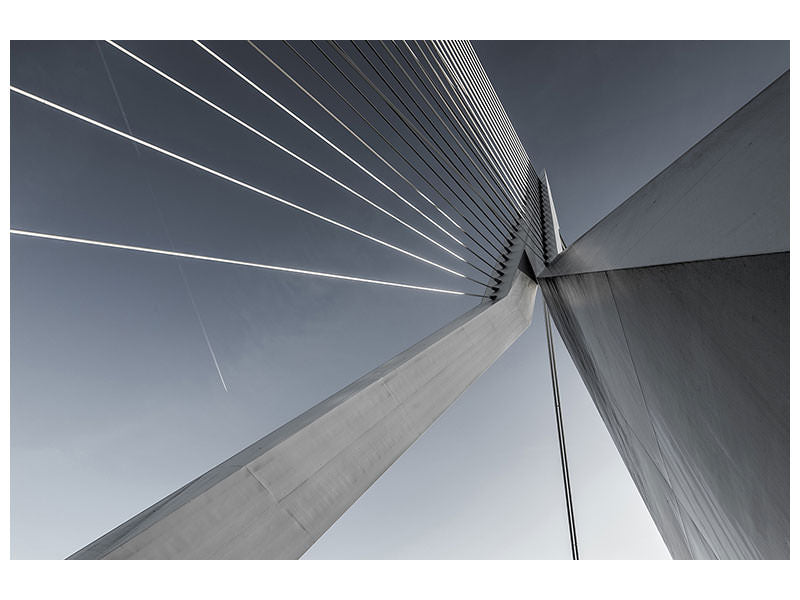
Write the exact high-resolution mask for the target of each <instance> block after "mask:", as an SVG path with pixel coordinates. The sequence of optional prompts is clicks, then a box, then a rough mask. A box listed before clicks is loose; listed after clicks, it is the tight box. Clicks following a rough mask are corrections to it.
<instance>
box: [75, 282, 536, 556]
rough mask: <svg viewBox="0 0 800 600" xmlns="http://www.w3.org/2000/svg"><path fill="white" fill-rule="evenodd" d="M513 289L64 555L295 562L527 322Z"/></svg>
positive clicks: (527, 304)
mask: <svg viewBox="0 0 800 600" xmlns="http://www.w3.org/2000/svg"><path fill="white" fill-rule="evenodd" d="M510 273H511V274H512V277H513V285H512V286H511V287H510V290H509V291H508V293H507V295H505V296H504V297H502V298H500V299H499V300H497V301H495V302H483V303H481V304H480V305H478V306H477V307H475V308H474V309H472V310H470V311H469V312H467V313H466V314H464V315H463V316H461V317H459V318H458V319H456V320H454V321H452V322H451V323H449V324H448V325H446V326H445V327H443V328H442V329H440V330H439V331H437V332H436V333H434V334H432V335H430V336H429V337H427V338H425V339H424V340H422V341H421V342H419V343H418V344H416V345H414V346H412V347H411V348H409V349H408V350H406V351H405V352H403V353H401V354H399V355H398V356H396V357H395V358H393V359H391V360H390V361H388V362H387V363H385V364H384V365H382V366H380V367H378V368H377V369H375V370H373V371H371V372H370V373H368V374H366V375H365V376H364V377H362V378H361V379H359V380H357V381H355V382H354V383H352V384H351V385H349V386H347V387H346V388H344V389H343V390H341V391H340V392H338V393H336V394H334V395H333V396H331V397H330V398H328V399H326V400H323V401H322V402H320V403H319V404H317V405H316V406H314V407H312V408H311V409H310V410H308V411H307V412H305V413H303V414H301V415H300V416H298V417H297V418H295V419H294V420H292V421H290V422H289V423H287V424H286V425H284V426H283V427H280V428H279V429H277V430H275V431H274V432H272V433H271V434H269V435H268V436H266V437H264V438H262V439H261V440H259V441H257V442H256V443H254V444H253V445H251V446H249V447H248V448H246V449H244V450H242V451H241V452H240V453H238V454H236V455H235V456H233V457H232V458H230V459H228V460H227V461H225V462H224V463H222V464H220V465H219V466H217V467H215V468H214V469H212V470H211V471H209V472H208V473H206V474H205V475H202V476H201V477H199V478H197V479H195V480H194V481H192V482H191V483H189V484H187V485H186V486H185V487H183V488H181V489H180V490H178V491H176V492H175V493H173V494H171V495H170V496H168V497H166V498H164V499H163V500H161V501H160V502H158V503H156V504H155V505H153V506H151V507H150V508H148V509H146V510H144V511H143V512H141V513H139V514H138V515H136V516H135V517H133V518H132V519H130V520H129V521H127V522H126V523H123V524H122V525H120V526H119V527H117V528H116V529H113V530H112V531H110V532H109V533H107V534H106V535H104V536H102V537H101V538H99V539H98V540H96V541H94V542H92V543H91V544H89V545H88V546H86V547H85V548H83V549H82V550H80V551H78V552H76V553H75V554H73V555H72V556H71V557H70V558H73V559H99V558H109V559H210V558H226V559H257V558H261V559H265V558H280V559H289V558H298V557H300V556H301V555H302V554H303V553H304V552H305V551H306V550H307V549H308V548H309V547H310V546H311V544H313V543H314V542H315V541H316V540H317V539H318V538H319V537H320V536H321V535H322V534H323V533H324V532H325V530H327V529H328V528H329V527H330V526H331V525H332V524H333V523H334V522H335V521H336V519H338V518H339V517H340V516H341V515H342V514H343V513H344V511H345V510H347V508H348V507H349V506H350V505H351V504H353V502H355V501H356V500H357V499H358V497H359V496H360V495H361V494H363V493H364V492H365V491H366V490H367V488H369V486H370V485H371V484H372V483H373V482H374V481H375V480H376V479H377V478H378V477H380V475H381V474H382V473H383V472H384V471H385V470H386V469H387V468H389V466H390V465H391V464H392V463H393V462H394V461H395V460H396V459H397V458H398V457H399V456H400V455H401V454H402V453H403V452H404V451H405V450H406V449H407V448H408V447H409V446H410V445H411V444H412V443H413V442H414V441H415V440H416V439H417V438H418V437H419V436H420V435H421V434H422V433H423V432H424V431H425V430H426V429H427V428H428V427H429V426H430V425H431V424H432V423H433V422H434V421H435V420H436V418H437V417H438V416H439V415H440V414H442V413H443V412H444V411H445V410H446V409H447V407H448V406H450V404H451V403H452V402H453V401H454V400H455V399H456V398H458V397H459V395H460V394H461V393H462V392H463V391H464V390H465V389H466V388H467V387H468V386H469V385H470V383H472V381H474V380H475V379H476V378H477V377H478V376H479V375H481V373H483V372H484V371H485V370H486V369H488V368H489V366H491V364H492V363H493V362H494V361H495V360H496V359H497V358H498V357H499V356H500V355H501V354H502V353H503V352H504V351H505V350H506V348H508V347H509V346H510V345H511V344H512V343H513V342H514V341H515V340H516V339H517V338H518V337H519V336H520V335H521V334H522V333H523V332H524V331H525V330H526V329H527V328H528V326H529V325H530V322H531V317H532V313H533V305H534V299H535V295H536V290H537V286H536V284H535V283H534V282H533V281H532V280H531V279H530V278H529V277H528V276H527V275H525V274H524V273H523V272H522V271H518V270H516V269H514V270H511V271H510Z"/></svg>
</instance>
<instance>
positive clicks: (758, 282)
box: [538, 72, 789, 558]
mask: <svg viewBox="0 0 800 600" xmlns="http://www.w3.org/2000/svg"><path fill="white" fill-rule="evenodd" d="M538 281H539V284H540V286H541V287H542V293H543V295H544V297H545V300H546V302H547V305H548V307H549V308H550V309H551V312H552V314H553V318H554V320H555V322H556V325H557V327H558V329H559V332H560V333H561V336H562V338H563V340H564V342H565V344H566V345H567V348H568V349H569V351H570V354H571V356H572V358H573V360H574V361H575V364H576V366H577V367H578V370H579V371H580V373H581V376H582V378H583V380H584V382H585V384H586V386H587V388H588V389H589V391H590V393H591V395H592V398H593V400H594V402H595V404H596V406H597V409H598V411H599V412H600V414H601V416H602V418H603V420H604V421H605V423H606V426H607V427H608V430H609V432H610V433H611V436H612V438H613V439H614V442H615V443H616V445H617V448H618V449H619V451H620V453H621V455H622V457H623V459H624V461H625V463H626V465H627V467H628V469H629V471H630V473H631V475H632V477H633V479H634V481H635V483H636V485H637V487H638V489H639V491H640V493H641V494H642V497H643V498H644V501H645V503H646V505H647V507H648V509H649V511H650V513H651V515H652V516H653V519H654V520H655V522H656V525H657V526H658V528H659V530H660V532H661V535H662V536H663V538H664V540H665V542H666V544H667V546H668V548H669V550H670V552H671V553H672V555H673V557H675V558H788V557H789V74H788V72H787V73H785V74H784V75H783V76H781V77H780V78H779V79H778V80H776V81H775V82H774V83H773V84H772V85H770V86H769V87H768V88H767V89H765V90H764V91H763V92H761V93H760V94H759V95H758V96H756V97H755V98H754V99H753V100H751V101H750V102H749V103H748V104H746V105H745V106H744V107H742V108H741V109H740V110H739V111H737V112H736V113H735V114H734V115H733V116H731V117H730V118H729V119H727V120H726V121H725V122H724V123H722V124H721V125H720V126H719V127H718V128H717V129H715V130H714V131H712V132H711V133H710V134H709V135H707V136H706V137H705V138H703V139H702V140H701V141H700V142H699V143H697V144H696V145H695V146H694V147H692V148H691V149H690V150H688V151H687V152H686V153H685V154H684V155H682V156H681V157H680V158H679V159H678V160H676V161H675V162H674V163H673V164H672V165H670V166H669V167H668V168H666V169H665V170H664V171H662V172H661V173H660V174H659V175H658V176H656V177H655V178H654V179H653V180H652V181H650V182H649V183H648V184H646V185H645V186H644V187H643V188H641V189H640V190H639V191H638V192H636V193H635V194H634V195H633V196H632V197H631V198H629V199H628V200H626V201H625V202H624V203H623V204H621V205H620V206H619V207H618V208H617V209H616V210H614V211H613V212H612V213H611V214H609V215H608V216H607V217H606V218H604V219H603V220H602V221H600V222H599V223H598V224H597V225H596V226H594V227H593V228H592V229H591V230H590V231H589V232H587V233H586V234H585V235H584V236H583V237H581V238H580V239H579V240H578V241H576V242H575V243H574V244H573V245H572V246H570V247H569V248H568V249H567V250H566V251H565V252H564V253H563V254H561V255H560V256H558V257H557V258H556V259H555V260H554V261H553V262H552V263H551V264H550V265H549V267H548V268H547V269H545V270H544V271H542V272H540V273H538Z"/></svg>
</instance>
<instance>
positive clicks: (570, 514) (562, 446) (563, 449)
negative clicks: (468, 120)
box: [542, 303, 579, 560]
mask: <svg viewBox="0 0 800 600" xmlns="http://www.w3.org/2000/svg"><path fill="white" fill-rule="evenodd" d="M542 307H543V308H544V327H545V333H546V335H547V355H548V358H549V360H550V381H551V382H552V384H553V403H554V404H555V411H556V428H557V429H558V449H559V452H560V454H561V476H562V479H563V480H564V500H565V503H566V508H567V521H568V523H569V543H570V550H571V552H572V560H578V559H579V556H578V534H577V532H576V530H575V512H574V511H573V507H572V487H571V485H570V481H569V463H568V462H567V443H566V440H565V439H564V422H563V420H562V418H561V394H560V393H559V390H558V373H557V371H556V356H555V351H554V350H553V331H552V328H551V325H550V311H548V310H547V304H545V303H542Z"/></svg>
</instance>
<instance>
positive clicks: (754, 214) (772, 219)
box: [537, 72, 789, 276]
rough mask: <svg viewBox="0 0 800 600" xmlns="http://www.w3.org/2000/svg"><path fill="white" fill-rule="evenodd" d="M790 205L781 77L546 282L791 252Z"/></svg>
mask: <svg viewBox="0 0 800 600" xmlns="http://www.w3.org/2000/svg"><path fill="white" fill-rule="evenodd" d="M654 143H657V141H654ZM788 198H789V73H788V72H786V73H785V74H784V75H782V76H781V77H780V78H778V79H777V80H776V81H775V82H774V83H773V84H771V85H770V86H769V87H768V88H766V89H765V90H764V91H763V92H761V93H760V94H759V95H758V96H756V97H755V98H753V99H752V100H751V101H750V102H748V103H747V104H746V105H745V106H744V107H742V108H741V109H739V110H738V111H737V112H736V113H735V114H734V115H733V116H731V117H730V118H729V119H727V120H726V121H725V122H724V123H722V124H721V125H720V126H719V127H717V128H716V129H715V130H714V131H712V132H711V133H710V134H709V135H708V136H706V137H705V138H703V140H702V141H700V142H699V143H698V144H696V145H695V146H693V147H692V148H691V149H689V150H688V151H687V152H686V153H685V154H683V155H682V156H681V157H680V158H678V159H677V160H676V161H675V162H674V163H672V164H671V165H670V166H669V167H667V168H666V169H664V171H662V172H661V173H659V174H658V175H657V176H656V177H655V178H653V179H652V180H651V181H650V182H649V183H647V184H646V185H645V186H643V187H642V188H641V189H640V190H639V191H637V192H636V193H635V194H634V195H633V196H631V197H630V198H629V199H628V200H626V201H625V202H623V203H622V204H621V205H620V206H619V207H617V208H616V209H615V210H614V211H612V212H611V213H610V214H609V215H608V216H606V217H605V218H604V219H603V220H602V221H600V222H599V223H598V224H597V225H595V226H594V227H593V228H592V229H590V230H589V231H588V232H587V233H585V234H584V235H583V236H582V237H581V238H579V239H578V240H577V241H576V242H575V243H574V244H572V245H571V246H570V248H569V252H565V253H563V254H561V255H560V256H558V257H557V258H556V259H555V260H554V261H553V262H552V263H551V264H550V265H549V268H548V270H547V271H545V272H544V275H545V276H548V275H550V276H553V275H565V274H575V273H583V272H588V271H606V270H610V269H622V268H632V267H641V266H648V265H658V264H666V263H676V262H684V261H694V260H702V259H711V258H724V257H733V256H746V255H751V254H760V253H770V252H782V251H787V250H788V249H789V203H788ZM537 273H538V271H537Z"/></svg>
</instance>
